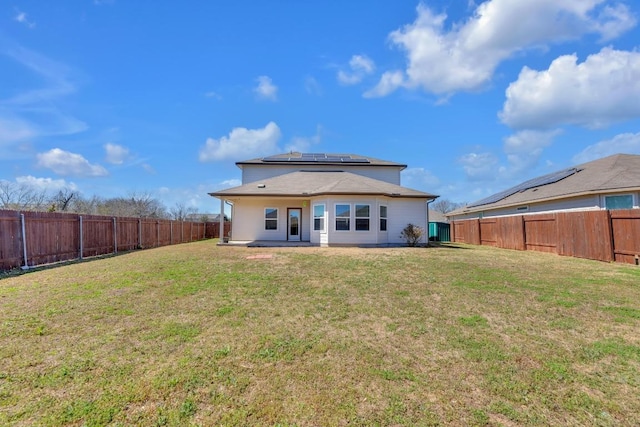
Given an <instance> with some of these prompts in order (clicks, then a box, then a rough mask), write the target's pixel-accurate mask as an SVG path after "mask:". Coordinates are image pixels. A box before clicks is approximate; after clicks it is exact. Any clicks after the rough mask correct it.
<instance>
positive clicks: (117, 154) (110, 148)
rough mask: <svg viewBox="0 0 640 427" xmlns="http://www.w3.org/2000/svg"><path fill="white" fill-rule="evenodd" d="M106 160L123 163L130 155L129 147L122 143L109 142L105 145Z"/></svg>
mask: <svg viewBox="0 0 640 427" xmlns="http://www.w3.org/2000/svg"><path fill="white" fill-rule="evenodd" d="M104 151H105V152H106V157H105V160H106V161H107V163H111V164H113V165H121V164H122V163H124V161H125V160H126V159H127V158H128V157H129V149H128V148H126V147H123V146H122V145H118V144H112V143H107V144H105V146H104Z"/></svg>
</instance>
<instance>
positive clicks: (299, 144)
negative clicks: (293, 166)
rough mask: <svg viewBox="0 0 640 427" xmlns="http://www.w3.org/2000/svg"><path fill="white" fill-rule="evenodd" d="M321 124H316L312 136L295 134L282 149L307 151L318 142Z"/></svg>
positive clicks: (320, 137)
mask: <svg viewBox="0 0 640 427" xmlns="http://www.w3.org/2000/svg"><path fill="white" fill-rule="evenodd" d="M321 133H322V126H318V128H317V129H316V134H315V135H313V136H306V137H305V136H296V137H293V138H292V140H291V142H289V144H287V145H286V146H285V148H284V151H294V152H301V153H308V152H309V150H310V148H311V147H312V146H314V145H317V144H320V141H321V139H322V136H321Z"/></svg>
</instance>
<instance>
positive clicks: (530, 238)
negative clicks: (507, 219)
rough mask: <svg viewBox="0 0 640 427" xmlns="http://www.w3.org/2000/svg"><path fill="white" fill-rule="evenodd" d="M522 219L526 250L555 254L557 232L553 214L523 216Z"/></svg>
mask: <svg viewBox="0 0 640 427" xmlns="http://www.w3.org/2000/svg"><path fill="white" fill-rule="evenodd" d="M522 219H523V221H524V241H525V248H526V250H531V251H538V252H550V253H557V250H556V247H557V244H558V230H557V223H556V215H555V214H543V215H526V216H524V215H523V216H522Z"/></svg>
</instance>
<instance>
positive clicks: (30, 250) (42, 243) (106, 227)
mask: <svg viewBox="0 0 640 427" xmlns="http://www.w3.org/2000/svg"><path fill="white" fill-rule="evenodd" d="M23 218H24V221H23ZM224 225H225V227H224V228H225V229H224V233H225V234H226V233H228V232H229V230H230V228H231V224H230V223H229V222H226V223H225V224H224ZM23 229H24V234H23ZM219 230H220V223H219V222H210V223H201V222H183V221H170V220H159V219H149V218H115V217H109V216H99V215H77V214H67V213H57V212H17V211H2V210H0V270H9V269H12V268H17V267H20V266H25V265H26V266H30V267H32V266H36V265H43V264H49V263H54V262H60V261H67V260H73V259H78V258H85V257H92V256H97V255H105V254H110V253H117V252H124V251H130V250H134V249H143V248H155V247H159V246H166V245H172V244H177V243H186V242H194V241H197V240H202V239H211V238H215V237H219V235H220V233H219ZM25 245H26V247H25ZM25 253H26V261H25Z"/></svg>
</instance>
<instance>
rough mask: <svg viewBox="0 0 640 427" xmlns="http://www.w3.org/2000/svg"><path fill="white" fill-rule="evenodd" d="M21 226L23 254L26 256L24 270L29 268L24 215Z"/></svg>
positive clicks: (21, 215) (21, 216) (21, 218)
mask: <svg viewBox="0 0 640 427" xmlns="http://www.w3.org/2000/svg"><path fill="white" fill-rule="evenodd" d="M20 224H21V226H22V253H23V255H24V266H23V267H22V269H23V270H26V269H28V268H29V259H28V258H27V227H25V224H24V214H23V213H21V214H20Z"/></svg>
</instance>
